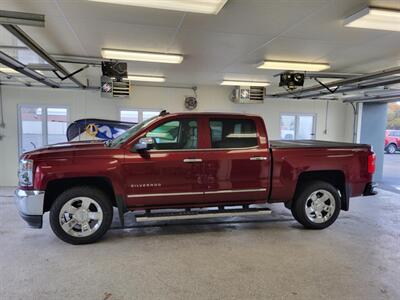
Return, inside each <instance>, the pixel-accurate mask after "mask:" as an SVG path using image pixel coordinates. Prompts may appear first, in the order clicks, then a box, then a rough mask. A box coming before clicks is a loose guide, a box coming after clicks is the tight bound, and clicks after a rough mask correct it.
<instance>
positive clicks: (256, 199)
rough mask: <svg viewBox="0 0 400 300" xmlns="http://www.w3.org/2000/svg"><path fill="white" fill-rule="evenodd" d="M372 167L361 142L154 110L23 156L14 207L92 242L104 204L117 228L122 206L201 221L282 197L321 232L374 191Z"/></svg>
mask: <svg viewBox="0 0 400 300" xmlns="http://www.w3.org/2000/svg"><path fill="white" fill-rule="evenodd" d="M374 170H375V155H374V153H373V152H372V151H371V147H370V146H369V145H362V144H350V143H336V142H326V141H311V140H307V141H306V140H301V141H269V140H268V136H267V131H266V128H265V125H264V122H263V119H262V118H261V117H258V116H253V115H247V114H225V113H224V114H223V113H173V114H170V113H166V112H165V111H164V112H162V113H161V114H160V115H159V116H156V117H154V118H151V119H149V120H146V121H144V122H142V123H139V124H137V125H135V126H133V127H131V128H130V129H128V130H127V131H126V132H124V133H123V134H122V135H120V136H119V137H117V138H115V139H114V140H111V141H107V142H105V143H104V142H98V141H96V142H72V143H67V144H55V145H52V146H48V147H45V148H41V149H38V150H35V151H32V152H28V153H25V154H23V155H22V156H21V158H20V165H19V187H18V189H17V190H16V204H17V207H18V210H19V212H20V214H21V216H22V218H23V219H24V220H25V221H26V222H27V223H28V224H29V225H30V226H32V227H36V228H41V227H42V217H43V214H44V213H45V212H50V214H49V217H50V225H51V228H52V230H53V231H54V233H55V234H56V235H57V236H58V237H59V238H60V239H62V240H63V241H65V242H68V243H71V244H84V243H91V242H94V241H96V240H98V239H99V238H101V237H102V236H103V235H104V234H105V232H106V231H107V230H108V229H109V227H110V225H111V222H112V218H113V211H114V209H113V207H115V208H116V209H115V211H118V215H119V217H120V221H121V223H122V224H121V225H122V227H123V226H124V214H125V212H128V211H135V215H136V214H137V216H136V217H137V218H140V217H142V218H145V219H147V220H152V217H161V218H162V217H167V218H168V217H171V216H172V217H173V216H176V217H177V218H179V217H186V218H188V217H189V218H191V217H195V216H206V217H209V216H210V213H213V214H215V215H224V214H225V213H232V212H233V213H241V212H243V213H247V214H248V213H255V212H258V211H260V210H263V209H264V208H260V207H262V206H263V205H261V204H266V203H276V202H283V203H284V204H285V206H286V207H287V208H288V209H290V210H291V211H292V214H293V216H294V218H295V219H296V220H297V221H298V222H300V223H301V224H302V225H304V227H306V228H311V229H322V228H325V227H328V226H329V225H331V224H332V223H333V222H334V221H335V220H336V218H337V217H338V215H339V212H340V210H348V209H349V198H350V197H354V196H360V195H371V194H373V193H374V191H373V184H372V175H373V173H374ZM237 207H239V209H238V208H237ZM264 207H265V205H264ZM172 209H173V212H172V213H171V212H170V211H171V210H172ZM168 212H169V213H168Z"/></svg>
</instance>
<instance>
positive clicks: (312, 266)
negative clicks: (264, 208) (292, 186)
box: [0, 188, 400, 300]
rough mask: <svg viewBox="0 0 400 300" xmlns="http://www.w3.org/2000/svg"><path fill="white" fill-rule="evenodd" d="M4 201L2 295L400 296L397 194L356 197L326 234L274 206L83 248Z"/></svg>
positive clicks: (127, 233) (117, 234)
mask: <svg viewBox="0 0 400 300" xmlns="http://www.w3.org/2000/svg"><path fill="white" fill-rule="evenodd" d="M0 195H3V196H2V197H0V249H1V250H0V299H7V300H10V299H41V300H43V299H109V300H110V299H250V298H253V299H322V298H325V299H400V291H399V283H400V281H399V280H400V195H398V194H394V193H391V192H387V191H381V193H380V195H379V196H374V197H367V198H355V199H352V201H351V211H350V212H347V213H346V212H344V213H342V214H341V216H340V218H339V219H338V220H337V221H336V223H335V224H334V225H333V226H331V227H330V228H328V229H326V230H323V231H309V230H303V229H302V227H300V226H299V225H297V223H296V222H295V221H293V219H292V217H291V215H290V214H289V211H287V210H285V209H282V205H274V206H272V208H273V210H274V214H273V215H271V216H266V217H257V218H251V217H241V218H236V219H226V218H225V219H218V221H222V222H223V223H222V224H205V225H195V224H194V223H190V224H186V225H181V226H177V225H173V224H176V222H171V221H170V222H168V223H166V222H163V223H158V224H157V225H160V226H149V227H141V228H135V229H129V230H111V231H110V232H109V233H108V234H107V235H106V236H105V238H104V239H103V240H102V241H101V242H99V243H97V244H92V245H85V246H72V245H68V244H65V243H63V242H61V241H60V240H58V239H57V238H56V237H55V236H54V235H53V233H52V232H51V230H50V228H49V224H48V217H47V215H46V218H45V222H44V228H43V229H42V230H35V229H29V228H27V227H26V225H25V224H24V222H23V221H22V220H21V219H20V218H19V216H18V215H17V211H16V209H15V207H14V204H13V199H12V198H11V197H10V195H11V189H4V188H3V189H0ZM245 220H248V221H250V222H248V223H235V221H245ZM214 222H215V221H214ZM186 223H187V222H186ZM203 223H204V221H203ZM166 224H168V226H167V225H166Z"/></svg>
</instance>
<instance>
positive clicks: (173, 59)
mask: <svg viewBox="0 0 400 300" xmlns="http://www.w3.org/2000/svg"><path fill="white" fill-rule="evenodd" d="M101 55H102V57H103V58H106V59H118V60H133V61H145V62H155V63H165V64H180V63H181V62H182V60H183V56H182V55H178V54H163V53H154V52H140V51H129V50H113V49H102V50H101Z"/></svg>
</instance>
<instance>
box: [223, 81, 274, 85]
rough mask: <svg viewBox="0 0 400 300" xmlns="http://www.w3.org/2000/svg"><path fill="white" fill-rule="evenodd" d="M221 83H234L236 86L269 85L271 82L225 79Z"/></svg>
mask: <svg viewBox="0 0 400 300" xmlns="http://www.w3.org/2000/svg"><path fill="white" fill-rule="evenodd" d="M221 85H234V86H269V85H270V83H269V82H260V81H238V80H224V81H222V82H221Z"/></svg>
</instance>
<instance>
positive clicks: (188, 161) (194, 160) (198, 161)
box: [183, 158, 203, 163]
mask: <svg viewBox="0 0 400 300" xmlns="http://www.w3.org/2000/svg"><path fill="white" fill-rule="evenodd" d="M202 161H203V160H202V159H201V158H185V159H184V160H183V162H184V163H200V162H202Z"/></svg>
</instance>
